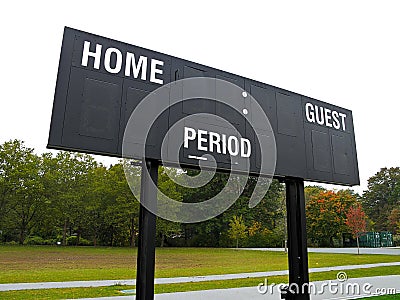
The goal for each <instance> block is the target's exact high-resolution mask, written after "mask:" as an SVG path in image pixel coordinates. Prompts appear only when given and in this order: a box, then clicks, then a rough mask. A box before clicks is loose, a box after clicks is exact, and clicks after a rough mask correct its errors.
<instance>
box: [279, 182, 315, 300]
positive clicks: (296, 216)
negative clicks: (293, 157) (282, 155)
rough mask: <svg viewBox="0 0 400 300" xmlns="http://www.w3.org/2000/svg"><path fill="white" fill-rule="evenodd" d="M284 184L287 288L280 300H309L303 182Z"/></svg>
mask: <svg viewBox="0 0 400 300" xmlns="http://www.w3.org/2000/svg"><path fill="white" fill-rule="evenodd" d="M285 183H286V210H287V231H288V260H289V286H288V288H287V289H285V290H284V291H283V293H282V298H284V299H295V300H309V299H310V295H309V289H308V283H309V277H308V255H307V232H306V211H305V198H304V181H303V179H300V178H286V179H285ZM297 288H298V289H297Z"/></svg>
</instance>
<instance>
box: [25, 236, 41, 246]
mask: <svg viewBox="0 0 400 300" xmlns="http://www.w3.org/2000/svg"><path fill="white" fill-rule="evenodd" d="M24 244H25V245H46V244H45V240H44V239H43V238H42V237H40V236H28V237H27V238H26V239H25V241H24Z"/></svg>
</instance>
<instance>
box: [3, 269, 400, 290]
mask: <svg viewBox="0 0 400 300" xmlns="http://www.w3.org/2000/svg"><path fill="white" fill-rule="evenodd" d="M387 266H400V262H389V263H377V264H364V265H347V266H334V267H322V268H311V269H309V272H310V273H316V272H329V271H345V270H353V269H365V268H376V267H387ZM287 274H289V271H288V270H282V271H270V272H253V273H239V274H224V275H208V276H192V277H172V278H156V279H155V284H169V283H185V282H202V281H215V280H229V279H241V278H256V277H270V276H279V275H287ZM117 284H119V285H135V284H136V280H134V279H132V280H98V281H66V282H37V283H9V284H8V283H6V284H0V292H1V291H16V290H33V289H54V288H72V287H100V286H112V285H117ZM399 286H400V285H399Z"/></svg>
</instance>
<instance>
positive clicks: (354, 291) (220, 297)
mask: <svg viewBox="0 0 400 300" xmlns="http://www.w3.org/2000/svg"><path fill="white" fill-rule="evenodd" d="M278 288H279V287H278V286H272V285H269V286H267V287H266V286H261V287H260V286H259V287H255V286H254V287H245V288H233V289H218V290H206V291H193V292H180V293H168V294H156V295H155V297H154V298H155V300H204V299H207V300H214V299H215V300H243V299H251V300H278V299H281V295H280V293H279V290H278ZM310 292H311V293H310V294H311V299H312V300H323V299H324V300H339V299H360V298H365V297H372V296H377V295H383V294H392V293H400V275H391V276H377V277H364V278H354V279H348V280H345V281H338V280H330V281H317V282H314V283H312V284H311V285H310ZM94 299H103V300H107V299H110V300H127V299H135V296H118V297H103V298H86V299H82V300H94Z"/></svg>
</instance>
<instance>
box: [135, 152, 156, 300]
mask: <svg viewBox="0 0 400 300" xmlns="http://www.w3.org/2000/svg"><path fill="white" fill-rule="evenodd" d="M157 181H158V162H157V161H154V160H147V159H146V160H143V163H142V178H141V193H140V210H139V242H138V255H137V273H136V300H153V299H154V269H155V239H156V216H155V214H153V213H152V212H151V211H155V209H156V207H157ZM152 183H154V185H153V184H152ZM143 203H145V206H144V205H143ZM149 207H151V208H152V209H151V211H150V210H148V208H149Z"/></svg>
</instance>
